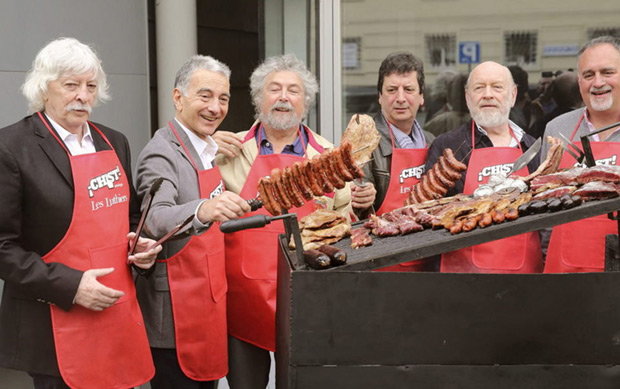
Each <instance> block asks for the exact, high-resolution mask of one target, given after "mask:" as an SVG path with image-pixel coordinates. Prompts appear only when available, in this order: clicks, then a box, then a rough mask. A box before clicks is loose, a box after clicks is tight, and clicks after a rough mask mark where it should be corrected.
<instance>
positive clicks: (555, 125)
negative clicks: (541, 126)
mask: <svg viewBox="0 0 620 389" xmlns="http://www.w3.org/2000/svg"><path fill="white" fill-rule="evenodd" d="M584 110H585V108H577V109H575V110H572V111H570V112H567V113H565V114H563V115H560V116H558V117H556V118H555V119H553V120H551V121H550V122H549V123H547V127H545V135H544V136H543V144H542V149H541V151H540V159H541V162H542V161H543V160H544V159H545V158H546V157H547V151H548V150H549V143H548V142H547V136H553V137H556V138H559V134H562V135H564V136H566V137H567V138H569V139H570V136H571V134H572V133H573V130H574V129H575V126H576V125H577V122H578V121H579V118H580V117H581V115H583V112H584ZM589 132H590V129H589V128H588V124H587V123H586V121H585V119H584V120H582V121H581V124H579V129H577V134H576V135H575V138H574V139H573V142H580V141H581V140H580V137H581V135H585V134H588V133H589ZM605 141H606V142H620V131H616V132H614V133H613V134H611V135H610V136H609V137H608V138H607V139H606V140H605Z"/></svg>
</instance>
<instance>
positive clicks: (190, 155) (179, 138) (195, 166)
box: [168, 120, 199, 173]
mask: <svg viewBox="0 0 620 389" xmlns="http://www.w3.org/2000/svg"><path fill="white" fill-rule="evenodd" d="M168 126H169V127H170V129H171V130H172V133H173V134H174V136H175V137H176V138H177V140H178V141H179V144H180V145H181V147H183V150H184V151H185V154H186V155H187V158H189V162H190V163H191V164H192V166H193V168H194V170H195V171H196V173H198V171H199V169H198V165H197V164H196V161H194V158H193V157H192V154H190V152H189V149H188V148H187V146H185V143H183V141H182V140H181V137H180V136H179V133H178V132H177V130H176V128H175V127H174V124H173V123H172V120H171V121H169V122H168Z"/></svg>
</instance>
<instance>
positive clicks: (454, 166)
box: [443, 148, 467, 173]
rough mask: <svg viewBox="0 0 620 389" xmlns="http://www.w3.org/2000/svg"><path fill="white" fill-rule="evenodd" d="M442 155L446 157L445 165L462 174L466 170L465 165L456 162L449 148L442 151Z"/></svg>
mask: <svg viewBox="0 0 620 389" xmlns="http://www.w3.org/2000/svg"><path fill="white" fill-rule="evenodd" d="M443 155H444V157H446V163H447V164H448V165H449V166H450V167H451V168H452V169H453V170H455V171H457V172H459V173H460V172H464V171H465V170H467V165H465V164H464V163H463V162H461V161H459V160H457V159H456V158H455V157H454V153H452V149H450V148H445V149H443Z"/></svg>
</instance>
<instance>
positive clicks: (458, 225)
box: [448, 220, 463, 235]
mask: <svg viewBox="0 0 620 389" xmlns="http://www.w3.org/2000/svg"><path fill="white" fill-rule="evenodd" d="M448 229H449V230H450V233H451V234H452V235H454V234H459V233H460V232H461V231H463V221H462V220H455V221H454V223H452V224H451V225H450V228H448Z"/></svg>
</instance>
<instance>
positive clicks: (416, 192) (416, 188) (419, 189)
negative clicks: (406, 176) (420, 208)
mask: <svg viewBox="0 0 620 389" xmlns="http://www.w3.org/2000/svg"><path fill="white" fill-rule="evenodd" d="M411 190H412V191H414V196H416V197H417V198H418V199H419V200H420V203H423V202H425V201H428V200H430V198H428V197H426V195H425V194H424V192H422V182H421V181H420V182H418V183H417V184H415V185H414V186H413V188H411Z"/></svg>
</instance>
